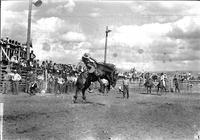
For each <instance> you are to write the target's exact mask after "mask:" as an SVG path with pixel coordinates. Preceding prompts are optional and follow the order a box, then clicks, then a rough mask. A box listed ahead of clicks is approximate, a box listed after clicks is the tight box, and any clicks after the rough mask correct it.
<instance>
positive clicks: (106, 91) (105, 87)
mask: <svg viewBox="0 0 200 140" xmlns="http://www.w3.org/2000/svg"><path fill="white" fill-rule="evenodd" d="M101 81H102V83H103V85H102V91H103V93H104V94H105V93H106V94H107V93H108V85H109V82H108V80H106V79H102V80H101Z"/></svg>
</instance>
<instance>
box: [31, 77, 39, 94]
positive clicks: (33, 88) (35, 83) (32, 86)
mask: <svg viewBox="0 0 200 140" xmlns="http://www.w3.org/2000/svg"><path fill="white" fill-rule="evenodd" d="M37 87H38V86H37V81H36V79H35V80H34V81H33V82H32V83H31V86H30V95H35V93H36V92H37Z"/></svg>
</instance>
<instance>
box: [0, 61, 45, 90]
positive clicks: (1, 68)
mask: <svg viewBox="0 0 200 140" xmlns="http://www.w3.org/2000/svg"><path fill="white" fill-rule="evenodd" d="M14 69H16V66H12V65H3V64H0V93H2V92H3V83H4V82H7V84H8V92H11V91H12V80H11V78H9V80H7V81H5V80H4V76H5V73H6V71H8V72H13V70H14ZM31 70H32V71H36V72H37V73H40V72H41V71H42V69H31ZM28 71H30V69H27V68H23V67H21V68H18V73H19V74H20V76H21V77H22V79H21V80H20V82H19V91H20V92H25V90H26V86H27V83H28V82H29V81H28V80H27V79H28V78H29V77H28Z"/></svg>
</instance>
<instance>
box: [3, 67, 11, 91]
mask: <svg viewBox="0 0 200 140" xmlns="http://www.w3.org/2000/svg"><path fill="white" fill-rule="evenodd" d="M9 80H10V78H9V75H8V71H7V70H6V72H5V74H4V78H3V94H7V93H8V86H9V85H8V84H9Z"/></svg>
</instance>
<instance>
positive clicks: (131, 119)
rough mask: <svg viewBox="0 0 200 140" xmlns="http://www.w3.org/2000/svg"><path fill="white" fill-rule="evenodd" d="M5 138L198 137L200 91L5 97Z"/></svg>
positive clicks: (177, 139) (122, 139)
mask: <svg viewBox="0 0 200 140" xmlns="http://www.w3.org/2000/svg"><path fill="white" fill-rule="evenodd" d="M0 96H1V102H4V122H3V123H4V125H3V131H4V132H3V138H4V140H11V139H13V140H16V139H19V140H109V139H110V140H193V139H194V134H195V133H196V132H197V130H198V129H199V130H200V93H198V92H195V93H194V92H193V93H182V94H176V93H167V94H166V95H162V96H158V95H155V94H154V95H147V94H141V93H139V92H136V91H135V90H134V89H130V98H129V99H123V98H121V97H122V95H121V94H118V92H117V91H116V90H112V91H111V92H110V94H109V95H108V96H102V95H100V94H99V93H98V92H95V93H87V100H88V102H87V103H82V102H81V98H80V100H79V102H78V103H76V104H73V103H72V94H70V95H67V94H65V95H59V96H55V95H51V94H48V95H36V96H31V97H30V96H28V95H26V94H20V95H18V96H16V95H0Z"/></svg>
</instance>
